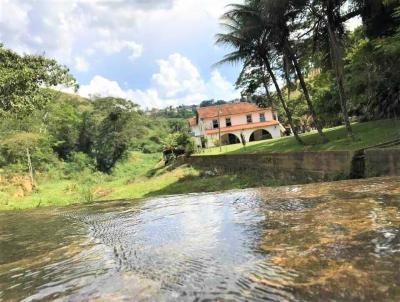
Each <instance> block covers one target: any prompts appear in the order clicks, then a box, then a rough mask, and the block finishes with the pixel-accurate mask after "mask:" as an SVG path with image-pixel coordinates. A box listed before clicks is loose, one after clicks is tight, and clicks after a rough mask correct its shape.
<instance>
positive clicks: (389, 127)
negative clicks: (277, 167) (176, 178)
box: [196, 120, 400, 155]
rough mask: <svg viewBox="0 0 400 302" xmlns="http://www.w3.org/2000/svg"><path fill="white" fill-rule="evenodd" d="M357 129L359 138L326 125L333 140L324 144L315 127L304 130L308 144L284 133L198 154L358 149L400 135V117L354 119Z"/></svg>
mask: <svg viewBox="0 0 400 302" xmlns="http://www.w3.org/2000/svg"><path fill="white" fill-rule="evenodd" d="M352 126H353V131H354V134H355V136H356V140H355V141H352V140H351V139H349V138H347V137H346V131H345V128H344V126H339V127H335V128H329V129H324V132H325V133H326V135H327V136H328V138H329V143H326V144H322V142H321V139H320V136H319V135H318V133H316V132H315V131H313V132H310V133H306V134H302V135H301V138H302V139H303V140H304V142H305V144H306V145H305V146H302V145H300V144H298V143H297V141H296V140H295V138H294V137H282V138H277V139H271V140H267V141H258V142H250V143H248V144H247V145H246V147H243V146H242V145H241V144H236V145H228V146H223V147H222V152H220V148H219V147H215V148H209V149H206V150H204V151H202V152H200V153H198V154H196V155H216V154H227V153H260V152H293V151H329V150H358V149H363V148H366V147H368V146H373V145H377V144H381V143H384V142H387V141H390V140H393V139H399V138H400V120H379V121H373V122H367V123H354V124H353V125H352Z"/></svg>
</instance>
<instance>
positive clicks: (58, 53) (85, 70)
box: [0, 0, 360, 108]
mask: <svg viewBox="0 0 400 302" xmlns="http://www.w3.org/2000/svg"><path fill="white" fill-rule="evenodd" d="M234 2H239V3H240V2H243V0H0V42H1V43H3V44H5V46H6V47H9V48H12V49H14V50H16V51H18V52H26V53H39V54H43V53H44V54H46V55H47V56H49V57H53V58H55V59H57V60H58V61H59V62H60V63H63V64H65V65H67V66H68V67H70V69H71V72H72V73H73V75H74V76H75V77H76V78H77V80H78V81H79V83H80V85H81V88H80V90H79V92H78V93H79V94H81V95H83V96H90V95H100V96H117V97H123V98H127V99H130V100H132V101H134V102H135V103H138V104H139V105H141V106H142V107H143V108H146V107H147V108H153V107H157V108H163V107H166V106H169V105H180V104H198V103H200V102H201V101H202V100H205V99H224V100H232V99H234V98H237V97H239V92H238V91H235V89H234V86H233V83H234V82H235V80H236V78H237V76H238V74H239V69H240V66H221V67H218V69H216V68H212V65H213V64H214V63H216V62H217V61H219V60H220V59H221V58H222V57H223V55H224V54H225V53H226V52H227V51H228V50H227V49H224V48H221V47H217V46H215V44H214V35H215V34H216V33H218V32H220V31H221V30H222V28H221V27H220V25H219V17H220V16H221V15H222V14H223V12H224V11H225V10H226V6H227V5H228V4H229V3H234ZM359 24H360V20H359V19H352V20H351V21H350V22H349V24H348V28H349V29H352V28H354V27H355V26H357V25H359Z"/></svg>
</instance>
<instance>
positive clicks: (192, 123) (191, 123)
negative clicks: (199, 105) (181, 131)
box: [187, 116, 197, 127]
mask: <svg viewBox="0 0 400 302" xmlns="http://www.w3.org/2000/svg"><path fill="white" fill-rule="evenodd" d="M187 121H188V123H189V127H193V126H196V125H197V118H196V117H195V116H194V117H191V118H188V119H187Z"/></svg>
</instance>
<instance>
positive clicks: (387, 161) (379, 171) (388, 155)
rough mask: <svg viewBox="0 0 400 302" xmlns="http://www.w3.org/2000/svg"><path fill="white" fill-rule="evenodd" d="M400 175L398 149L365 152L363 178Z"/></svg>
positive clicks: (399, 149)
mask: <svg viewBox="0 0 400 302" xmlns="http://www.w3.org/2000/svg"><path fill="white" fill-rule="evenodd" d="M395 175H400V148H390V149H368V150H365V176H366V177H374V176H395Z"/></svg>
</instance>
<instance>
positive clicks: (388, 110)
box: [216, 0, 400, 143]
mask: <svg viewBox="0 0 400 302" xmlns="http://www.w3.org/2000/svg"><path fill="white" fill-rule="evenodd" d="M353 18H359V19H360V20H361V22H362V25H361V26H359V27H358V28H357V29H355V30H354V31H352V32H349V31H346V23H347V22H349V21H350V20H352V19H353ZM222 25H223V27H224V31H223V32H222V33H220V34H218V35H217V37H216V42H217V44H219V45H222V46H228V47H229V48H230V49H231V50H233V51H231V52H230V53H228V54H227V55H226V56H225V57H224V58H223V59H222V60H221V61H220V62H219V63H218V64H224V63H240V64H242V66H243V68H242V72H241V74H240V76H239V78H238V80H237V83H236V85H237V88H238V89H240V90H241V91H242V96H243V98H244V99H246V100H249V101H252V102H256V103H258V104H260V105H263V106H271V105H274V106H275V107H277V108H278V109H279V110H280V112H281V114H280V117H281V118H282V119H283V122H284V123H287V124H289V125H290V126H291V127H292V129H293V130H294V135H295V137H296V139H297V140H298V142H299V143H303V142H302V140H301V138H300V137H299V136H298V132H299V131H301V130H304V129H307V128H310V127H315V128H316V129H317V130H318V132H319V134H320V136H321V139H322V141H325V142H326V141H327V138H326V136H325V134H324V132H323V128H324V127H329V126H335V125H340V124H345V125H346V129H347V135H348V136H349V137H350V138H352V139H356V134H354V133H353V131H352V127H351V121H352V120H359V121H368V120H375V119H383V118H397V117H398V116H399V115H400V77H399V74H398V71H397V68H398V66H399V65H400V27H399V25H400V2H399V1H398V0H385V1H383V0H364V1H359V0H348V1H344V0H340V1H337V0H320V1H319V0H318V1H314V0H313V1H308V0H304V1H297V0H296V1H293V0H283V1H282V0H268V1H267V0H246V1H245V2H244V4H232V5H230V6H229V7H228V10H227V12H226V13H225V14H224V15H223V16H222Z"/></svg>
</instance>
